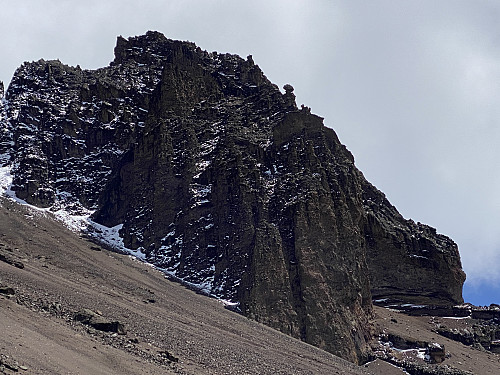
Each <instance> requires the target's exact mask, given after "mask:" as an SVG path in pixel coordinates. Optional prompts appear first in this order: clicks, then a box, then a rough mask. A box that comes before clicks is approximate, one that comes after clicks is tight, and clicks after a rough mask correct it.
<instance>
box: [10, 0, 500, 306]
mask: <svg viewBox="0 0 500 375" xmlns="http://www.w3.org/2000/svg"><path fill="white" fill-rule="evenodd" d="M148 30H157V31H160V32H162V33H164V34H165V35H166V36H167V37H169V38H172V39H180V40H190V41H193V42H195V43H196V44H197V45H198V46H200V47H201V48H202V49H205V50H208V51H218V52H230V53H236V54H239V55H241V56H243V57H246V56H247V55H249V54H252V55H253V58H254V61H255V62H256V64H258V65H259V66H260V67H261V68H262V69H263V71H264V73H265V74H266V76H267V77H268V78H269V79H270V80H271V81H273V82H274V83H276V84H278V85H279V86H280V87H282V86H283V85H284V84H285V83H290V84H291V85H292V86H294V87H295V94H296V96H297V104H298V105H299V106H300V104H305V105H307V106H309V107H311V108H312V112H313V113H316V114H318V115H320V116H322V117H324V118H325V125H327V126H329V127H332V128H333V129H335V131H336V132H337V134H338V135H339V138H340V140H341V142H342V143H344V144H345V145H346V146H347V147H348V148H349V150H350V151H351V152H352V153H353V154H354V157H355V159H356V164H357V166H358V168H360V169H361V170H362V171H363V173H364V174H365V176H366V177H367V179H368V180H370V181H371V182H372V183H374V184H375V185H376V186H377V187H378V188H379V189H380V190H382V191H383V192H385V193H386V195H387V197H388V198H389V200H390V201H391V202H392V203H393V204H394V205H395V206H396V207H397V208H398V209H399V211H400V212H401V213H402V214H403V215H404V216H405V217H406V218H412V219H414V220H415V221H420V222H423V223H426V224H429V225H432V226H434V227H436V228H437V230H438V232H440V233H444V234H446V235H448V236H450V237H452V238H453V239H454V240H455V241H456V242H457V243H458V245H459V249H460V252H461V256H462V263H463V267H464V269H465V271H466V273H467V278H468V280H467V282H466V288H465V290H464V292H465V293H464V296H465V299H466V300H467V301H470V302H473V303H476V304H489V303H491V302H496V303H500V286H499V285H500V230H499V227H500V173H499V170H500V162H499V160H500V147H499V146H500V1H498V0H491V1H488V0H469V1H465V0H449V1H448V0H439V1H436V0H414V1H412V0H407V1H393V0H387V1H384V0H370V1H368V0H365V1H357V0H324V1H321V0H307V1H306V0H303V1H298V0H295V1H294V0H280V1H273V0H252V1H236V0H226V1H224V0H220V1H216V0H212V1H210V0H198V1H195V0H172V1H168V0H165V1H160V0H148V1H138V0H134V1H129V0H112V1H106V0H87V1H85V2H83V1H69V0H67V1H65V0H59V1H56V0H52V1H51V0H17V1H6V0H1V2H0V35H1V37H0V51H1V54H0V56H1V59H0V80H3V81H4V83H5V84H6V85H7V83H8V82H9V81H10V79H11V77H12V75H13V73H14V71H15V69H16V68H17V67H18V66H19V65H20V64H21V63H22V62H23V61H32V60H38V59H40V58H44V59H46V60H48V59H56V58H58V59H60V60H61V61H62V62H63V63H66V64H69V65H77V64H79V65H80V66H81V67H82V68H87V69H93V68H98V67H102V66H107V65H108V64H109V62H110V61H111V60H112V59H113V48H114V45H115V43H116V37H117V36H118V35H122V36H124V37H129V36H135V35H141V34H144V33H145V32H146V31H148Z"/></svg>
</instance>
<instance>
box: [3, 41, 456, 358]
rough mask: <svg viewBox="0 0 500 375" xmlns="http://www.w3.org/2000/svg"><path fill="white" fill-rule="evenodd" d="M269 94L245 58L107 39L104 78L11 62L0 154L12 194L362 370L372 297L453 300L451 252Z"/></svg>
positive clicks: (290, 97) (314, 127) (47, 64)
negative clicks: (110, 48) (103, 229)
mask: <svg viewBox="0 0 500 375" xmlns="http://www.w3.org/2000/svg"><path fill="white" fill-rule="evenodd" d="M284 89H285V93H284V94H283V93H281V92H280V90H279V89H278V87H276V86H275V85H274V84H272V83H271V82H269V80H267V78H266V77H265V76H264V74H263V73H262V71H261V70H260V69H259V67H258V66H257V65H255V63H254V62H253V59H252V58H251V56H249V57H248V58H247V59H246V60H245V59H242V58H240V57H238V56H235V55H229V54H217V53H215V52H213V53H208V52H205V51H202V50H201V49H200V48H198V47H196V46H195V45H194V44H192V43H188V42H178V41H172V40H169V39H166V38H165V37H164V36H163V35H161V34H159V33H156V32H148V33H147V34H146V35H144V36H140V37H135V38H130V39H128V40H126V39H123V38H121V37H120V38H118V43H117V46H116V48H115V60H114V61H113V62H112V63H111V65H110V66H109V67H106V68H102V69H99V70H96V71H87V70H81V69H80V68H79V67H77V68H71V67H67V66H65V65H63V64H61V63H60V62H57V61H42V60H41V61H38V62H35V63H26V64H24V65H23V66H22V67H21V68H19V69H18V70H17V72H16V74H15V76H14V78H13V80H12V82H11V84H10V86H9V89H8V91H7V93H6V101H4V107H5V109H6V115H5V116H4V117H5V119H4V120H3V123H2V133H1V134H0V137H1V138H0V147H2V149H1V150H0V152H1V153H3V154H4V155H7V156H8V157H6V158H4V159H7V158H9V159H10V161H9V163H10V165H11V166H12V174H13V176H14V180H13V186H12V190H14V191H15V192H16V194H17V196H18V197H20V198H22V199H25V200H26V201H28V202H29V203H32V204H35V205H39V206H53V207H58V208H59V207H63V208H64V209H66V210H69V211H72V212H75V213H81V212H89V211H92V212H94V214H93V219H94V220H95V221H96V222H98V223H101V224H103V225H106V226H108V227H114V226H118V225H119V226H121V227H118V228H121V229H120V235H121V236H122V237H123V240H124V244H125V246H126V247H128V248H131V249H137V250H138V251H140V252H142V253H143V254H145V257H146V259H147V260H148V261H150V262H153V263H155V264H157V265H158V266H161V267H162V268H164V269H165V270H167V271H168V272H170V273H171V274H173V275H175V276H176V277H178V278H180V279H183V280H185V281H187V282H190V283H194V284H196V285H199V286H200V287H201V288H203V289H204V290H205V291H207V292H208V293H210V294H213V295H215V296H218V297H221V298H224V299H228V300H231V301H234V302H238V303H239V309H240V310H241V312H242V313H243V314H245V315H246V316H249V317H251V318H253V319H256V320H258V321H261V322H264V323H266V324H268V325H270V326H272V327H274V328H277V329H279V330H281V331H283V332H285V333H288V334H290V335H292V336H294V337H298V338H301V339H302V340H304V341H307V342H309V343H312V344H314V345H316V346H319V347H321V348H324V349H326V350H329V351H331V352H333V353H335V354H338V355H340V356H342V357H344V358H347V359H349V360H351V361H354V362H357V361H362V360H363V359H364V358H366V355H367V351H368V348H367V340H368V339H369V337H370V327H369V325H368V317H369V316H370V314H371V309H372V306H371V295H372V293H373V295H374V296H375V297H377V298H386V297H391V298H396V297H397V299H400V300H405V298H406V296H408V298H409V299H408V300H411V301H412V302H414V301H415V296H417V295H418V296H420V295H424V296H425V298H426V302H427V303H440V304H453V303H459V302H462V299H461V286H462V283H463V280H464V274H463V272H462V271H461V266H460V259H459V255H458V251H457V249H456V245H455V244H454V243H453V242H452V241H451V240H450V239H448V238H446V237H444V236H441V235H437V234H436V233H435V231H433V230H432V229H431V228H429V227H425V226H422V225H417V224H414V223H413V222H411V221H406V220H404V219H403V218H402V217H401V216H400V215H399V214H398V213H397V211H396V210H395V209H394V207H392V206H391V205H390V204H389V203H388V202H387V200H386V199H385V197H384V196H383V194H382V193H380V192H379V191H378V190H376V188H374V187H373V186H372V185H370V184H369V183H368V182H367V181H366V180H365V179H364V177H363V176H362V174H361V172H359V171H358V170H357V169H356V167H355V166H354V160H353V157H352V155H351V154H350V153H349V151H348V150H347V149H346V148H345V147H344V146H343V145H342V144H341V143H340V142H339V140H338V138H337V136H336V134H335V133H334V131H333V130H331V129H329V128H326V127H325V126H324V125H323V121H322V119H321V118H320V117H318V116H315V115H313V114H311V113H310V110H309V109H308V108H307V107H302V108H301V109H298V108H297V106H296V103H295V96H294V94H293V88H292V87H291V86H290V85H285V87H284ZM410 271H411V272H410ZM370 289H371V290H370Z"/></svg>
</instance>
